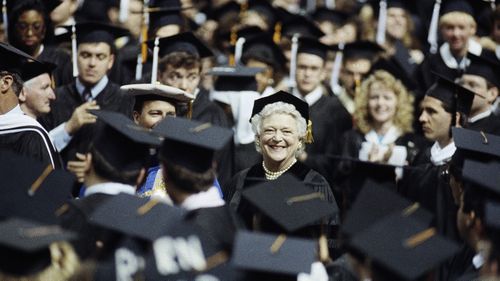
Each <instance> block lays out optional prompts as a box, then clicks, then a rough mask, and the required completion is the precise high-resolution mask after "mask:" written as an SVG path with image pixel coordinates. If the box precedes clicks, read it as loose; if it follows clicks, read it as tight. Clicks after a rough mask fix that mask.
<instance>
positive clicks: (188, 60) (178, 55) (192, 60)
mask: <svg viewBox="0 0 500 281" xmlns="http://www.w3.org/2000/svg"><path fill="white" fill-rule="evenodd" d="M169 66H171V67H172V68H174V69H177V68H186V69H193V68H198V69H200V70H201V61H200V58H199V57H198V56H195V55H192V54H190V53H187V52H172V53H170V54H168V55H166V56H164V57H162V58H161V59H160V61H159V62H158V70H159V71H160V72H165V71H167V68H168V67H169Z"/></svg>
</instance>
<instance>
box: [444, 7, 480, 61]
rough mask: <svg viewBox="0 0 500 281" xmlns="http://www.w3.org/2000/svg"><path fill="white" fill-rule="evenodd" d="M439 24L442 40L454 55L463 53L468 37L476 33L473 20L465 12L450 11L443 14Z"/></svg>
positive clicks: (465, 50) (465, 49)
mask: <svg viewBox="0 0 500 281" xmlns="http://www.w3.org/2000/svg"><path fill="white" fill-rule="evenodd" d="M442 21H443V23H442V24H441V26H440V30H441V34H442V35H443V39H444V41H446V42H447V43H448V44H449V45H450V51H451V52H452V53H453V54H454V55H460V56H462V55H465V53H466V52H467V47H468V41H469V38H471V37H472V36H474V34H475V33H476V27H475V25H474V20H473V19H471V17H470V16H469V15H467V14H464V13H460V12H451V13H448V14H445V15H444V16H443V19H442Z"/></svg>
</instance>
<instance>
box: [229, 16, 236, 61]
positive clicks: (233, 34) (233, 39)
mask: <svg viewBox="0 0 500 281" xmlns="http://www.w3.org/2000/svg"><path fill="white" fill-rule="evenodd" d="M237 40H238V31H237V30H236V27H234V26H233V27H232V28H231V34H230V35H229V44H230V45H231V54H230V55H229V65H230V66H234V65H235V63H236V62H235V60H234V53H232V51H233V49H234V46H236V41H237Z"/></svg>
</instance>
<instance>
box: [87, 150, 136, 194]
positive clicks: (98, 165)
mask: <svg viewBox="0 0 500 281" xmlns="http://www.w3.org/2000/svg"><path fill="white" fill-rule="evenodd" d="M90 153H91V154H92V166H93V168H94V171H95V173H96V174H97V175H98V176H100V177H102V178H105V179H107V180H110V181H113V182H119V183H123V184H129V185H135V184H136V183H137V178H138V177H139V174H140V173H141V169H136V170H128V171H120V170H118V169H116V168H115V167H114V166H113V165H112V164H111V163H110V162H109V161H107V160H106V158H105V157H104V156H103V155H102V154H101V153H100V152H99V151H97V149H95V148H94V146H91V147H90Z"/></svg>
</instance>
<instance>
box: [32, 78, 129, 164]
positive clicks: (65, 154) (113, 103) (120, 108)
mask: <svg viewBox="0 0 500 281" xmlns="http://www.w3.org/2000/svg"><path fill="white" fill-rule="evenodd" d="M96 101H97V104H98V105H99V106H100V108H101V109H102V110H110V111H116V112H121V113H123V114H125V115H127V116H132V106H133V100H132V98H131V97H129V96H126V95H124V94H123V92H122V91H121V90H120V87H119V86H118V85H116V84H114V83H112V82H108V84H107V85H106V87H105V88H104V89H103V90H102V91H101V92H100V93H99V94H98V95H97V98H96ZM83 102H84V101H83V98H82V97H81V95H80V94H79V93H78V91H77V90H76V86H75V83H74V82H73V83H71V84H68V85H65V86H62V87H59V88H57V89H56V100H55V101H54V102H53V103H52V110H51V112H50V113H49V114H48V115H47V116H44V117H43V118H42V119H41V120H40V123H42V125H43V126H44V127H45V128H46V129H47V130H52V129H53V128H55V127H56V126H58V125H59V124H61V123H63V122H66V121H68V120H69V119H70V118H71V115H72V114H73V111H74V110H75V109H76V108H77V107H78V106H80V105H81V104H83ZM98 129H99V126H98V125H96V124H94V125H86V126H84V127H82V128H81V129H80V130H79V131H78V132H76V133H75V135H74V136H73V138H72V139H71V141H70V143H69V144H68V145H67V146H66V147H65V148H64V149H63V150H62V151H60V153H61V156H62V159H63V161H64V163H65V164H66V163H67V162H68V161H69V160H73V159H75V157H76V156H75V155H76V153H77V152H79V153H86V152H87V151H88V149H89V145H90V142H91V140H92V138H93V137H94V136H95V135H96V133H97V132H98Z"/></svg>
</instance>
